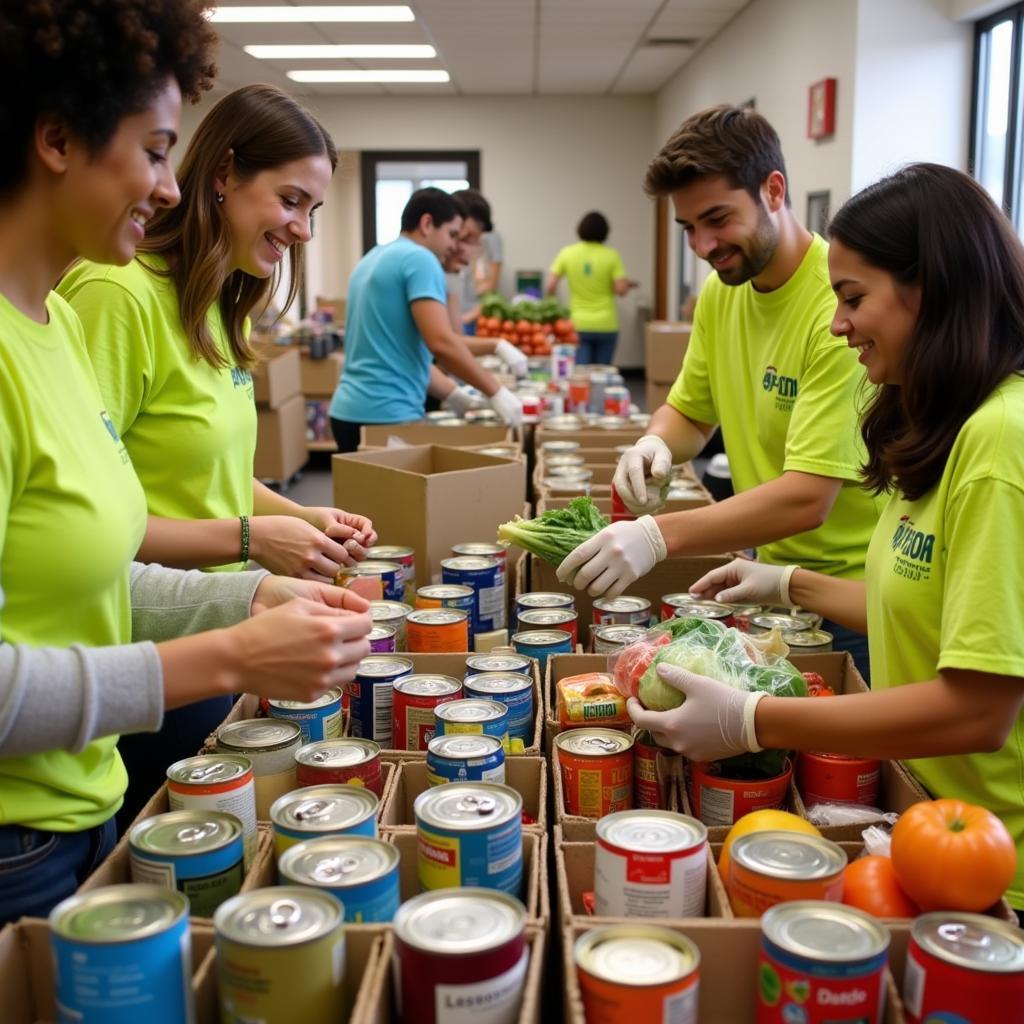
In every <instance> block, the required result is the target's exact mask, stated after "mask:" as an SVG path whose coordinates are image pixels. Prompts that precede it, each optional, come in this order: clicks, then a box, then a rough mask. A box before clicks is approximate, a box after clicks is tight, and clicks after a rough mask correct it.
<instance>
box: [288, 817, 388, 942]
mask: <svg viewBox="0 0 1024 1024" xmlns="http://www.w3.org/2000/svg"><path fill="white" fill-rule="evenodd" d="M398 865H399V856H398V847H397V846H392V845H391V843H386V842H384V840H383V839H369V838H367V837H366V836H331V837H330V838H326V839H324V838H321V839H308V840H306V841H305V842H302V843H296V844H295V845H294V846H292V847H289V848H288V849H287V850H285V851H284V853H282V854H281V859H280V860H279V861H278V863H277V873H278V875H280V877H281V884H282V885H305V886H309V887H311V888H314V889H323V890H324V891H326V892H330V893H331V894H332V895H333V896H335V897H336V898H337V899H338V900H340V902H341V907H342V911H343V913H344V915H345V920H346V921H347V922H348V923H349V924H370V923H373V922H378V921H390V920H391V919H392V918H393V917H394V916H395V911H396V910H398V905H399V903H400V902H401V892H400V887H399V879H398Z"/></svg>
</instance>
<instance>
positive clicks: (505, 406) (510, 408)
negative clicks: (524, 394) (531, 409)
mask: <svg viewBox="0 0 1024 1024" xmlns="http://www.w3.org/2000/svg"><path fill="white" fill-rule="evenodd" d="M487 401H488V402H490V403H491V408H492V409H494V411H495V412H496V413H497V414H498V415H499V416H500V417H501V418H502V420H503V421H504V422H505V423H507V424H508V426H510V427H518V426H520V425H521V424H522V422H523V403H522V402H521V401H520V400H519V399H518V398H517V397H516V396H515V395H513V394H512V392H511V391H509V389H508V388H506V387H500V388H498V390H497V391H496V392H495V393H494V394H493V395H491V397H490V398H489V399H487Z"/></svg>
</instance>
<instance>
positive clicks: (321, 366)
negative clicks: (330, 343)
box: [299, 349, 345, 398]
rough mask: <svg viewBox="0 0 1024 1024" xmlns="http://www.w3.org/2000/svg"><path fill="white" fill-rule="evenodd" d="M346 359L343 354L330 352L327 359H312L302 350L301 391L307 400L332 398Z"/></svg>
mask: <svg viewBox="0 0 1024 1024" xmlns="http://www.w3.org/2000/svg"><path fill="white" fill-rule="evenodd" d="M344 363H345V357H344V355H342V353H341V352H330V353H328V355H327V358H326V359H310V357H309V355H308V353H307V351H306V349H303V350H302V359H301V361H300V363H299V378H300V382H301V391H302V393H303V394H304V395H305V396H306V397H307V398H330V397H331V396H332V395H333V394H334V391H335V388H337V386H338V379H339V378H340V377H341V368H342V366H343V365H344Z"/></svg>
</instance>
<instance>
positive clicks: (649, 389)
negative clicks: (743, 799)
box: [644, 380, 672, 413]
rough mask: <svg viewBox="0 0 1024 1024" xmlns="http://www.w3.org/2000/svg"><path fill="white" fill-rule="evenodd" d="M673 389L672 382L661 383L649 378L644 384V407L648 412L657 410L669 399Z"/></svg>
mask: <svg viewBox="0 0 1024 1024" xmlns="http://www.w3.org/2000/svg"><path fill="white" fill-rule="evenodd" d="M671 390H672V385H671V384H661V383H658V382H657V381H653V380H649V381H648V382H647V383H646V384H645V385H644V407H645V409H646V411H647V412H650V413H654V412H657V411H658V410H659V409H660V408H661V407H662V406H663V405H664V404H665V403H666V402H667V401H668V394H669V392H670V391H671Z"/></svg>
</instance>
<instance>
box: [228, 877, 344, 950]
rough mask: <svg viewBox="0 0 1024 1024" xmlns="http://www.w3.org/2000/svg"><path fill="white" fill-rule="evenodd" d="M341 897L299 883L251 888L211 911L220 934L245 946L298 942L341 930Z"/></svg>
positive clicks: (310, 940) (304, 941)
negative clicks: (339, 898)
mask: <svg viewBox="0 0 1024 1024" xmlns="http://www.w3.org/2000/svg"><path fill="white" fill-rule="evenodd" d="M343 914H344V910H343V908H342V905H341V901H340V900H338V899H337V898H336V897H335V896H333V895H331V894H330V893H326V892H319V891H318V890H316V889H311V888H304V887H303V886H298V885H278V886H274V887H273V888H267V889H253V890H252V891H251V892H245V893H239V895H237V896H232V897H231V898H230V899H229V900H225V901H224V902H223V903H222V904H221V905H220V906H219V907H218V908H217V909H216V910H215V911H214V914H213V924H214V927H215V928H216V930H217V935H218V937H219V938H225V939H228V940H230V941H231V942H237V943H240V944H241V945H245V946H298V945H301V944H302V943H306V942H314V941H316V940H317V939H320V938H323V937H324V936H325V935H329V934H330V933H331V932H334V931H340V930H341V922H342V919H343Z"/></svg>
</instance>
